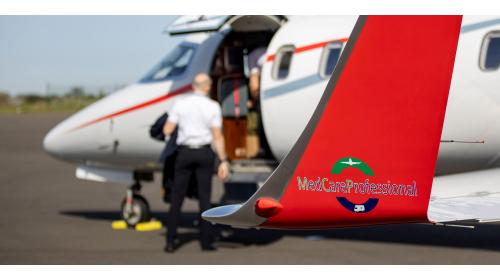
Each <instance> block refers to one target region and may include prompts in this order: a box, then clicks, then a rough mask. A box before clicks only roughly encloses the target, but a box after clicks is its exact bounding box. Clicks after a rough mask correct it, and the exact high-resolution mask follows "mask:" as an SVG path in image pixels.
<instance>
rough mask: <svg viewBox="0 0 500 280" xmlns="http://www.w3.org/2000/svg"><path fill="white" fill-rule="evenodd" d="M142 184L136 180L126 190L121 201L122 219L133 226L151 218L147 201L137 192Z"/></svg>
mask: <svg viewBox="0 0 500 280" xmlns="http://www.w3.org/2000/svg"><path fill="white" fill-rule="evenodd" d="M141 188H142V186H141V184H140V183H139V182H136V183H135V184H133V185H132V186H130V187H129V188H128V190H127V195H126V196H125V198H124V199H123V201H122V205H121V210H122V219H123V220H124V221H125V222H126V223H127V224H128V225H129V226H132V227H133V226H135V225H137V224H138V223H141V222H147V221H149V220H150V219H151V210H150V209H149V204H148V201H147V200H146V199H145V198H144V197H143V196H142V195H140V194H139V192H140V190H141Z"/></svg>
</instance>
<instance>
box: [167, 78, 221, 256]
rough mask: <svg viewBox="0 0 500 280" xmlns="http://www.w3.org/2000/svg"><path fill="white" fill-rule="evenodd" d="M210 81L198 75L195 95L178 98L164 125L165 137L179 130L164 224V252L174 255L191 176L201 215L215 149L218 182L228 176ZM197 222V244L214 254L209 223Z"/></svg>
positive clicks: (206, 203)
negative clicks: (195, 186)
mask: <svg viewBox="0 0 500 280" xmlns="http://www.w3.org/2000/svg"><path fill="white" fill-rule="evenodd" d="M211 86H212V80H211V78H210V77H209V76H208V75H207V74H205V73H200V74H198V75H196V76H195V78H194V81H193V89H194V92H193V93H191V94H189V95H188V96H186V97H185V98H183V99H179V100H178V101H177V102H176V103H175V104H174V105H173V107H172V108H171V110H170V112H169V116H168V119H167V122H166V123H165V126H164V129H163V130H164V133H165V135H171V134H172V133H173V132H174V130H175V128H176V127H177V128H178V132H177V140H176V143H177V145H178V150H177V156H176V158H175V166H174V183H173V189H172V193H171V203H170V211H169V216H168V217H169V218H168V221H167V244H166V246H165V251H166V252H168V253H171V252H174V251H175V250H176V249H177V247H178V245H179V240H178V238H177V227H178V224H179V218H180V217H179V216H180V210H181V206H182V202H183V201H184V197H185V195H186V191H187V189H188V185H189V181H190V179H191V177H193V176H194V177H195V179H196V180H195V181H196V184H197V191H198V201H199V208H200V214H201V213H202V212H203V211H205V210H208V209H209V208H210V206H211V205H210V196H211V189H212V174H213V170H214V162H215V154H214V151H213V150H212V148H211V144H213V146H214V147H215V152H216V155H217V157H218V159H219V161H220V163H219V164H218V167H217V173H218V176H219V178H220V179H221V180H224V179H225V178H226V177H227V176H228V174H229V165H228V162H227V157H226V153H225V147H224V137H223V134H222V113H221V107H220V105H219V104H218V103H217V102H216V101H214V100H212V99H210V97H209V95H210V90H211ZM199 219H200V223H199V225H200V241H201V248H202V250H204V251H213V250H216V248H215V247H214V246H213V240H212V239H213V237H212V229H211V225H210V223H208V222H207V221H205V220H203V219H201V215H200V217H199Z"/></svg>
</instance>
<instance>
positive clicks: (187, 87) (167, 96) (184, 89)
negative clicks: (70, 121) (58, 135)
mask: <svg viewBox="0 0 500 280" xmlns="http://www.w3.org/2000/svg"><path fill="white" fill-rule="evenodd" d="M191 90H192V87H191V85H185V86H182V87H180V88H178V89H176V90H174V91H172V92H168V93H166V94H165V95H162V96H160V97H157V98H155V99H151V100H149V101H146V102H143V103H140V104H137V105H134V106H132V107H128V108H125V109H122V110H120V111H117V112H114V113H111V114H108V115H105V116H102V117H100V118H97V119H95V120H91V121H89V122H86V123H83V124H81V125H79V126H77V127H75V128H72V129H71V130H69V131H68V132H72V131H75V130H78V129H81V128H84V127H87V126H89V125H92V124H95V123H98V122H101V121H104V120H107V119H110V118H113V117H118V116H120V115H123V114H126V113H129V112H132V111H136V110H139V109H142V108H145V107H148V106H151V105H153V104H156V103H159V102H162V101H165V100H167V99H170V98H172V97H175V96H177V95H179V94H183V93H186V92H189V91H191Z"/></svg>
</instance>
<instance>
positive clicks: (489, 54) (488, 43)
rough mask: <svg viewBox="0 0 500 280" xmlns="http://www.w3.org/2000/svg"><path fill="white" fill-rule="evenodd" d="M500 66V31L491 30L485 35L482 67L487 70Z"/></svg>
mask: <svg viewBox="0 0 500 280" xmlns="http://www.w3.org/2000/svg"><path fill="white" fill-rule="evenodd" d="M499 66H500V31H494V32H490V33H488V34H487V35H486V37H484V40H483V46H482V49H481V59H480V67H481V69H482V70H485V71H492V70H496V69H498V67H499Z"/></svg>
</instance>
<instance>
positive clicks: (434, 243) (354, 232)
mask: <svg viewBox="0 0 500 280" xmlns="http://www.w3.org/2000/svg"><path fill="white" fill-rule="evenodd" d="M66 116H67V114H62V113H44V114H23V115H0V264H500V224H498V223H497V224H481V225H479V226H477V227H476V228H475V229H467V228H454V227H442V226H432V225H423V224H413V225H389V226H376V227H364V228H349V229H334V230H322V231H273V230H231V229H229V228H221V229H220V230H221V231H222V233H223V236H224V238H222V239H221V240H220V241H219V242H218V243H217V245H218V248H219V250H218V251H216V252H202V251H201V250H200V247H199V243H198V242H197V228H196V226H195V225H194V223H195V221H196V217H197V203H196V201H192V200H187V201H186V202H185V204H184V207H183V210H184V214H183V220H182V227H181V229H180V235H181V239H182V241H183V246H182V247H181V248H180V249H179V250H178V251H177V252H175V253H174V254H166V253H164V252H163V247H164V242H165V229H162V230H159V231H150V232H138V231H134V230H121V231H117V230H113V229H112V228H111V222H112V221H114V220H118V219H119V218H120V212H119V205H120V202H121V200H122V198H123V196H124V194H125V190H126V186H123V185H119V184H103V183H96V182H89V181H82V180H78V179H76V178H75V166H72V165H71V164H68V163H65V162H61V161H58V160H56V159H54V158H51V157H50V156H49V155H47V154H46V153H45V152H44V151H43V149H42V140H43V137H44V135H45V134H46V133H47V131H48V130H49V129H50V128H51V127H53V126H54V125H55V124H56V123H58V122H59V121H61V120H62V119H64V118H65V117H66ZM156 177H158V178H157V180H156V182H155V183H147V184H145V185H144V188H143V194H144V195H145V196H146V198H147V199H148V200H149V202H150V204H151V207H152V209H153V212H154V213H153V216H154V217H155V218H156V219H159V220H165V219H167V218H168V217H167V213H166V212H167V209H168V206H167V205H166V204H164V203H163V202H162V201H161V197H160V185H159V182H158V179H159V176H156ZM222 193H223V191H222V187H221V185H220V184H216V185H215V186H214V196H213V201H214V202H215V201H218V200H219V199H220V197H221V196H222Z"/></svg>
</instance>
